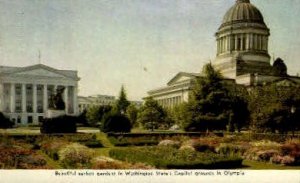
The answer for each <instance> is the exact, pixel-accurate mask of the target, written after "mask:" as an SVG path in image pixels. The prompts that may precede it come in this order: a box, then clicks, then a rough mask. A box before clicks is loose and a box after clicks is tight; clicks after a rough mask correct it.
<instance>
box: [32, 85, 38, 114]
mask: <svg viewBox="0 0 300 183" xmlns="http://www.w3.org/2000/svg"><path fill="white" fill-rule="evenodd" d="M32 98H33V101H32V106H33V113H36V112H37V110H36V108H37V87H36V84H32Z"/></svg>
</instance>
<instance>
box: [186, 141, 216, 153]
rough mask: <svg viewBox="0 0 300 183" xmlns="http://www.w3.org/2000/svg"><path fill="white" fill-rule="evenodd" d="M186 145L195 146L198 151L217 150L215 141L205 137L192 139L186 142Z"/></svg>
mask: <svg viewBox="0 0 300 183" xmlns="http://www.w3.org/2000/svg"><path fill="white" fill-rule="evenodd" d="M184 144H185V145H188V146H191V147H193V148H194V149H195V150H196V151H198V152H205V151H210V152H214V151H215V143H214V142H213V141H209V140H204V139H191V140H188V141H186V142H184Z"/></svg>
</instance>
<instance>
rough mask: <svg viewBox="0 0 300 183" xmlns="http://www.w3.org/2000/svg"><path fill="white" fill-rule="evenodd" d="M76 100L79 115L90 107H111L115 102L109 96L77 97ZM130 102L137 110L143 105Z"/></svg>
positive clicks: (139, 102) (114, 98)
mask: <svg viewBox="0 0 300 183" xmlns="http://www.w3.org/2000/svg"><path fill="white" fill-rule="evenodd" d="M78 100H79V103H78V108H79V112H80V113H82V112H83V111H84V110H87V109H88V108H90V107H92V106H106V105H113V104H115V103H116V101H117V99H116V97H115V96H111V95H92V96H88V97H83V96H79V97H78ZM130 102H131V103H133V104H134V105H135V106H136V107H137V108H140V107H141V106H142V105H143V101H130Z"/></svg>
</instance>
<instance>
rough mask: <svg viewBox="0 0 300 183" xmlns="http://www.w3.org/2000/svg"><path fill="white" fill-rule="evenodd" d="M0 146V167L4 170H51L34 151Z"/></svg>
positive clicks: (7, 145)
mask: <svg viewBox="0 0 300 183" xmlns="http://www.w3.org/2000/svg"><path fill="white" fill-rule="evenodd" d="M15 144H18V145H10V144H3V143H2V144H0V165H1V166H2V168H4V169H45V168H51V167H49V166H48V165H47V161H46V160H45V158H44V157H43V156H41V155H38V154H36V152H35V151H32V150H30V149H26V148H25V147H26V146H25V145H24V146H20V145H19V143H15Z"/></svg>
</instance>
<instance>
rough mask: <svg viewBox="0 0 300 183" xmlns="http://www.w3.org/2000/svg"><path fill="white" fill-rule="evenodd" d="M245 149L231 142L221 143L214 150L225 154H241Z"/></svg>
mask: <svg viewBox="0 0 300 183" xmlns="http://www.w3.org/2000/svg"><path fill="white" fill-rule="evenodd" d="M245 151H246V147H243V146H241V145H233V144H221V145H220V146H219V147H217V148H216V152H217V153H219V154H221V155H226V156H236V155H238V156H242V155H243V154H244V153H245Z"/></svg>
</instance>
